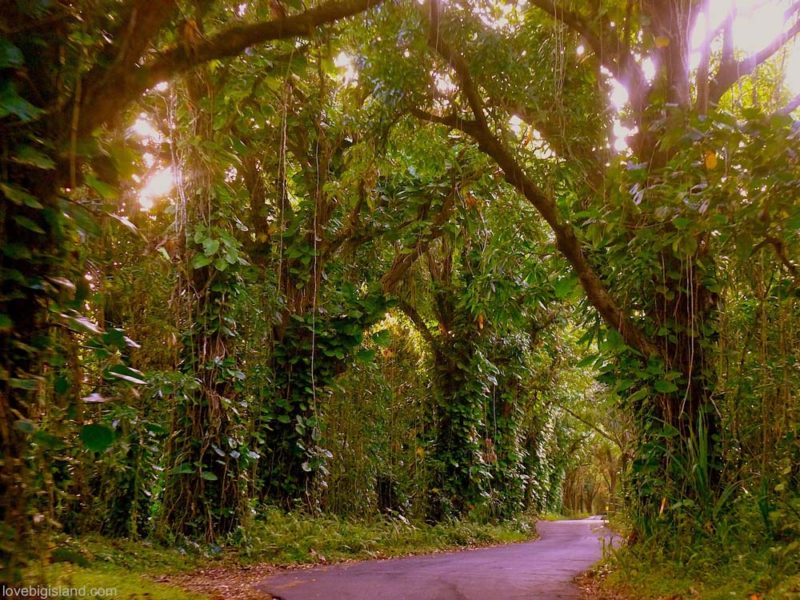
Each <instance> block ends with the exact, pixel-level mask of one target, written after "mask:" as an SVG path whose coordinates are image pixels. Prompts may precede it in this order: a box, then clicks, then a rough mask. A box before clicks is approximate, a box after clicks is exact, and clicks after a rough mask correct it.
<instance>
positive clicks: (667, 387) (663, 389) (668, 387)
mask: <svg viewBox="0 0 800 600" xmlns="http://www.w3.org/2000/svg"><path fill="white" fill-rule="evenodd" d="M653 389H655V391H657V392H658V393H659V394H671V393H672V392H677V391H678V386H677V385H675V384H674V383H672V382H671V381H665V380H663V379H660V380H658V381H656V382H655V384H653Z"/></svg>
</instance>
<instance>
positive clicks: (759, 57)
mask: <svg viewBox="0 0 800 600" xmlns="http://www.w3.org/2000/svg"><path fill="white" fill-rule="evenodd" d="M799 9H800V4H796V5H793V6H792V7H791V8H790V9H789V10H788V11H787V13H794V12H797V11H798V10H799ZM798 34H800V19H798V20H797V21H795V23H794V25H792V27H790V28H789V29H788V30H787V31H785V32H783V33H782V34H781V35H779V36H778V37H777V38H775V39H774V40H773V41H772V42H770V43H769V44H768V45H767V46H765V47H764V48H762V49H761V50H759V51H758V52H756V53H755V54H751V55H750V56H748V57H747V58H743V59H742V60H739V61H733V60H727V61H724V62H723V63H722V65H720V68H719V71H717V74H716V76H715V77H714V79H713V81H712V82H711V85H710V86H709V100H710V101H711V102H713V103H717V102H719V100H720V98H722V96H723V95H724V94H725V92H727V91H728V90H729V89H730V88H731V86H732V85H733V84H734V83H736V82H737V81H739V79H741V78H742V77H744V76H746V75H750V74H751V73H752V72H753V71H755V70H756V68H757V67H758V66H759V65H761V64H763V63H764V62H766V61H767V60H769V59H770V58H772V57H773V56H775V54H776V53H778V52H779V51H780V50H781V48H783V47H784V46H785V45H786V43H787V42H789V41H790V40H791V39H792V38H794V37H795V36H797V35H798Z"/></svg>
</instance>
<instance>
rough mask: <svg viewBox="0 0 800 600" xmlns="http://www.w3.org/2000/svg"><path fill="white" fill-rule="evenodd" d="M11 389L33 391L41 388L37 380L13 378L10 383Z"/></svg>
mask: <svg viewBox="0 0 800 600" xmlns="http://www.w3.org/2000/svg"><path fill="white" fill-rule="evenodd" d="M9 383H10V384H11V387H12V388H14V389H17V390H28V391H32V390H35V389H36V388H38V387H39V382H38V381H37V380H36V379H20V378H17V377H12V378H11V380H10V381H9Z"/></svg>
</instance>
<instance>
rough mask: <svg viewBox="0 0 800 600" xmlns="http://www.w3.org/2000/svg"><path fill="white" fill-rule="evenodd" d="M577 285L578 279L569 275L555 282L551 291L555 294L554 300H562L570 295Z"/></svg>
mask: <svg viewBox="0 0 800 600" xmlns="http://www.w3.org/2000/svg"><path fill="white" fill-rule="evenodd" d="M577 285H578V278H577V277H576V276H575V275H570V276H569V277H565V278H563V279H559V280H558V281H556V283H555V285H554V286H553V291H554V292H555V295H556V298H558V299H559V300H563V299H564V298H566V297H567V296H569V295H570V294H571V293H572V291H573V290H574V289H575V287H576V286H577Z"/></svg>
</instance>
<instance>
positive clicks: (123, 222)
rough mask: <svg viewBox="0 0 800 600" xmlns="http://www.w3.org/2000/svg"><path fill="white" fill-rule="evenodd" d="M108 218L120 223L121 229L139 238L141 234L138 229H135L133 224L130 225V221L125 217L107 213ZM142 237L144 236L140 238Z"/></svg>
mask: <svg viewBox="0 0 800 600" xmlns="http://www.w3.org/2000/svg"><path fill="white" fill-rule="evenodd" d="M109 216H110V217H111V218H112V219H114V220H116V221H117V222H118V223H120V224H121V225H122V226H123V227H125V228H126V229H127V230H128V231H130V232H131V233H135V234H136V235H139V236H141V235H142V234H141V233H139V228H138V227H136V225H134V224H133V223H131V221H130V219H128V217H126V216H125V215H115V214H114V213H109ZM142 237H144V236H142Z"/></svg>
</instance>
